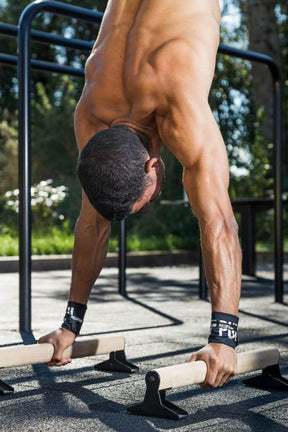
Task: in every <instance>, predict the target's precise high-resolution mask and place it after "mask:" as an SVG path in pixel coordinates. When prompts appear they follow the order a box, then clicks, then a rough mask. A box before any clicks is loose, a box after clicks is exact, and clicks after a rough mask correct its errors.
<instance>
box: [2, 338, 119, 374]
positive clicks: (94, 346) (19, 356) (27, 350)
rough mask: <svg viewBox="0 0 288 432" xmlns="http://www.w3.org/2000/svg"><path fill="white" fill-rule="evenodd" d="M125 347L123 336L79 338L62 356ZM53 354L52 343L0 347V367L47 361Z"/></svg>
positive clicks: (97, 353)
mask: <svg viewBox="0 0 288 432" xmlns="http://www.w3.org/2000/svg"><path fill="white" fill-rule="evenodd" d="M124 347H125V339H124V336H121V335H120V336H99V337H97V338H89V337H83V338H79V339H78V340H77V341H76V342H74V344H73V345H72V346H70V347H69V348H67V349H66V350H65V351H64V356H67V357H72V358H80V357H89V356H96V355H100V354H109V353H110V352H112V351H122V350H124ZM53 354H54V347H53V345H52V344H49V343H43V344H35V345H23V346H12V347H7V348H6V347H4V348H0V367H13V366H25V365H30V364H36V363H49V362H50V361H51V359H52V357H53Z"/></svg>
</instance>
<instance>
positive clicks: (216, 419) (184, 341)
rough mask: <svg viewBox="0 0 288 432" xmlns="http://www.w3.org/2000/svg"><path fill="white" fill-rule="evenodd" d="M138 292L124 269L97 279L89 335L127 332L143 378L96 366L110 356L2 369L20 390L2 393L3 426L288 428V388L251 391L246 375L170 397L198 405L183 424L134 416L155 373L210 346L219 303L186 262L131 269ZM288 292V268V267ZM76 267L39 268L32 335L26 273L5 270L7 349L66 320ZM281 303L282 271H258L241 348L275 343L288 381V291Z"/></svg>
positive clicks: (1, 280) (0, 285) (246, 304)
mask: <svg viewBox="0 0 288 432" xmlns="http://www.w3.org/2000/svg"><path fill="white" fill-rule="evenodd" d="M127 274H128V281H127V287H128V294H129V298H128V299H124V298H122V297H120V296H119V295H118V294H117V269H113V268H109V269H108V268H107V269H104V270H103V272H102V275H101V277H100V279H99V280H98V282H97V284H96V285H95V287H94V289H93V291H92V293H91V298H90V302H89V305H88V311H87V314H86V319H85V323H84V325H83V328H82V336H88V335H90V336H95V335H96V336H97V335H102V334H113V333H116V334H118V333H121V334H124V335H125V338H126V355H127V358H128V359H129V360H130V361H132V362H134V363H136V364H137V365H138V366H139V367H140V371H139V372H138V373H135V374H130V375H129V374H123V373H119V372H101V371H95V370H94V367H93V366H94V365H95V364H96V363H98V362H100V361H102V360H105V359H107V356H97V357H87V358H82V359H75V360H73V362H72V363H71V364H70V365H68V366H65V367H62V368H50V367H48V366H47V365H45V364H39V365H34V366H22V367H15V368H6V369H5V368H3V369H1V375H0V379H1V380H3V381H5V382H6V383H7V384H10V385H12V386H13V387H14V389H15V392H14V394H11V395H8V396H0V431H1V432H2V431H5V432H9V431H16V430H17V431H18V430H21V431H24V432H26V431H27V432H28V431H29V432H30V431H57V432H61V431H65V432H66V431H85V432H86V431H87V432H89V431H93V432H94V431H97V432H98V431H119V432H120V431H121V432H122V431H123V432H135V431H137V432H152V431H177V432H180V431H181V432H182V431H189V432H190V431H205V432H210V431H213V432H216V431H219V432H220V431H224V432H226V431H227V432H228V431H229V432H230V431H241V432H242V431H255V432H256V431H259V432H260V431H261V432H263V431H269V432H280V431H281V432H282V431H288V391H287V392H285V391H267V390H260V389H254V388H249V387H246V386H244V385H243V384H242V382H241V380H242V379H243V378H244V377H245V378H246V377H247V376H252V375H255V374H257V373H252V374H246V375H245V376H243V375H242V376H237V377H235V378H234V379H233V380H232V381H231V382H230V383H228V384H227V385H226V386H224V387H222V388H221V389H211V390H204V389H202V388H200V387H199V386H186V387H181V388H177V389H173V390H170V391H168V392H167V399H168V400H169V401H171V402H173V403H175V404H177V405H178V406H180V407H181V408H182V409H185V410H186V411H188V413H189V414H188V416H187V417H185V418H184V419H181V420H177V421H174V420H167V419H156V418H151V417H150V418H148V417H140V416H134V415H131V414H128V413H127V411H126V409H127V407H128V406H130V405H131V404H134V403H137V402H141V401H142V400H143V396H144V392H145V381H144V379H145V374H146V372H148V371H149V370H151V369H154V368H157V367H161V366H168V365H173V364H177V363H183V362H185V361H187V360H188V359H189V356H190V353H191V352H192V351H194V350H197V349H198V348H200V347H201V346H203V345H205V344H206V341H207V334H208V330H209V323H210V304H209V302H208V301H207V302H206V301H201V300H199V299H198V298H197V290H198V286H197V283H198V280H197V277H198V269H197V268H196V267H188V266H183V267H181V266H178V267H161V268H140V269H136V268H133V269H128V271H127ZM285 280H286V284H285V292H286V293H287V294H288V282H287V281H288V265H287V264H286V273H285ZM69 282H70V272H69V271H49V272H36V273H33V287H32V291H33V300H32V318H33V319H32V328H33V333H31V334H24V333H23V334H20V333H19V332H18V330H17V329H18V276H17V274H15V273H10V274H1V275H0V290H1V303H0V346H1V347H3V346H11V345H16V344H22V343H24V344H29V343H33V342H35V341H36V340H37V339H38V338H39V337H40V336H41V335H43V334H45V333H47V332H48V331H50V330H54V329H55V328H57V327H58V326H59V324H61V322H62V318H63V315H64V310H65V307H66V298H67V293H68V290H69ZM287 294H286V296H285V302H286V304H283V305H280V304H276V303H275V302H274V295H273V267H272V266H270V265H269V264H266V265H262V266H261V267H258V272H257V278H251V277H245V276H244V277H243V284H242V299H241V303H240V313H239V316H240V336H239V338H240V345H239V347H238V351H248V350H251V349H257V348H263V347H272V346H275V347H277V348H279V350H280V352H281V361H280V367H281V372H282V374H283V376H285V377H286V378H288V331H287V330H288V313H287V312H288V295H287Z"/></svg>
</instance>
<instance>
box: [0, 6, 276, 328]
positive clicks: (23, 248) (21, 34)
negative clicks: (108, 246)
mask: <svg viewBox="0 0 288 432" xmlns="http://www.w3.org/2000/svg"><path fill="white" fill-rule="evenodd" d="M45 11H46V12H52V13H55V14H59V15H65V16H69V17H73V18H77V19H81V20H84V21H87V22H94V23H100V22H101V20H102V16H103V14H102V13H98V12H93V11H90V10H88V9H84V8H81V7H76V6H71V5H68V4H63V3H60V2H58V1H52V0H51V1H50V0H38V1H36V2H33V3H31V4H30V5H28V6H27V7H26V8H25V9H24V11H23V13H22V15H21V17H20V21H19V28H18V27H16V26H10V25H7V24H1V23H0V33H4V34H7V35H10V36H17V34H18V51H19V56H18V86H19V190H20V196H19V307H20V311H19V312H20V313H19V327H20V330H21V331H26V332H28V331H31V204H30V200H31V196H30V189H31V144H30V141H31V126H30V118H31V68H35V69H40V70H47V71H52V72H58V73H67V74H71V75H77V76H82V75H83V70H82V69H80V68H79V69H78V68H73V67H71V66H63V65H58V64H55V63H50V62H44V61H41V60H33V59H31V39H33V40H35V41H38V42H40V43H46V44H54V45H59V46H66V47H69V48H77V49H82V50H86V51H89V50H91V48H92V46H93V43H92V42H85V41H81V40H78V39H70V38H64V37H62V36H58V35H54V34H53V35H52V34H48V33H45V32H40V31H36V30H32V29H31V24H32V21H33V19H34V18H35V17H36V16H37V14H39V13H41V12H45ZM219 52H220V53H222V54H227V55H229V56H234V57H237V58H243V59H246V60H250V61H256V62H260V63H264V64H266V65H268V67H269V69H270V71H271V74H272V78H273V107H274V178H275V181H274V195H275V199H274V209H275V213H274V231H275V237H274V238H275V249H274V261H275V300H276V301H277V302H283V237H282V199H281V198H282V86H281V79H280V73H279V68H278V66H277V64H276V63H275V62H274V60H273V59H272V58H271V57H268V56H266V55H263V54H259V53H256V52H252V51H246V50H239V49H236V48H231V47H228V46H226V45H222V44H220V46H219ZM0 62H2V63H6V64H11V65H16V64H17V57H15V56H9V55H7V54H1V55H0ZM203 280H204V284H203ZM201 284H202V286H203V293H204V286H205V275H204V271H203V268H202V271H201V272H200V287H201ZM119 292H120V293H121V294H122V295H126V222H125V220H124V221H122V222H121V225H120V242H119ZM200 295H201V291H200Z"/></svg>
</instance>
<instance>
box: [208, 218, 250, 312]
mask: <svg viewBox="0 0 288 432" xmlns="http://www.w3.org/2000/svg"><path fill="white" fill-rule="evenodd" d="M200 229H201V245H202V252H203V257H204V263H205V272H206V278H207V282H208V286H209V289H210V295H211V302H212V311H213V312H225V313H230V314H233V315H237V313H238V306H239V298H240V291H241V262H242V256H241V248H240V244H239V239H238V226H237V223H236V221H235V219H234V217H233V215H229V216H228V217H227V218H223V219H220V220H218V221H213V220H212V221H210V222H208V223H205V222H204V223H201V222H200Z"/></svg>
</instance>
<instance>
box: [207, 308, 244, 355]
mask: <svg viewBox="0 0 288 432" xmlns="http://www.w3.org/2000/svg"><path fill="white" fill-rule="evenodd" d="M238 321H239V318H238V317H237V316H235V315H231V314H227V313H222V312H212V318H211V327H210V335H209V338H208V342H209V343H222V344H224V345H228V346H230V347H232V348H236V346H237V345H238Z"/></svg>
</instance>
